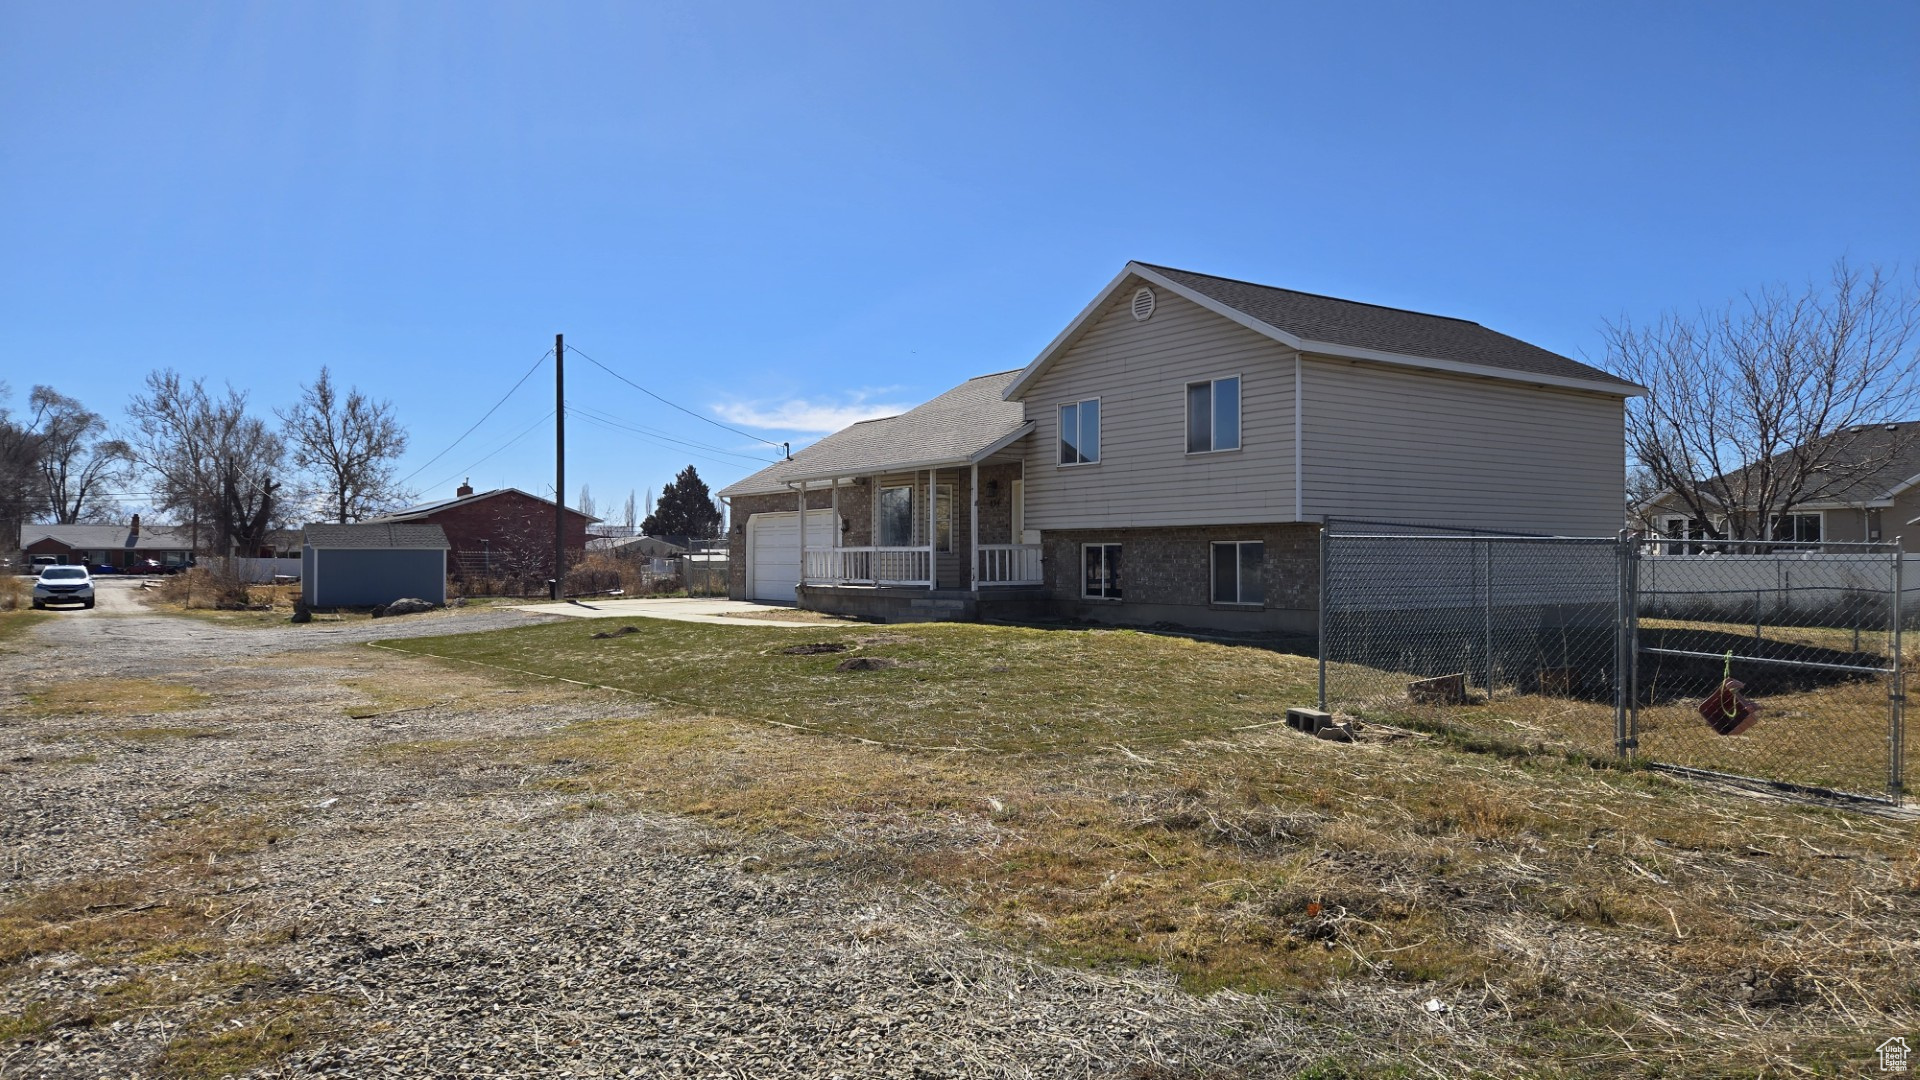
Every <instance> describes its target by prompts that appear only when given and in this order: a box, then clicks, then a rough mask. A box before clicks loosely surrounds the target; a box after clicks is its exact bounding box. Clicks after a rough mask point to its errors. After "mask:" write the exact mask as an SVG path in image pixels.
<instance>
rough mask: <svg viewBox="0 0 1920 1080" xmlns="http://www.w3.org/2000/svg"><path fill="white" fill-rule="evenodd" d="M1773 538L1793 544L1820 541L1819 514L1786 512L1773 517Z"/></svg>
mask: <svg viewBox="0 0 1920 1080" xmlns="http://www.w3.org/2000/svg"><path fill="white" fill-rule="evenodd" d="M1773 539H1775V540H1784V541H1786V542H1788V543H1791V544H1806V545H1815V544H1818V543H1820V515H1819V514H1785V515H1783V516H1780V517H1776V518H1774V519H1773Z"/></svg>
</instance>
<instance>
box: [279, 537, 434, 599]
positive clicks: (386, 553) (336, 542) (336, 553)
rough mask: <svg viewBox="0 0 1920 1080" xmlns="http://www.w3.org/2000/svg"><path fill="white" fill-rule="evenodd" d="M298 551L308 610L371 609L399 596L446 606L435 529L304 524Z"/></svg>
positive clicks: (302, 584) (301, 594)
mask: <svg viewBox="0 0 1920 1080" xmlns="http://www.w3.org/2000/svg"><path fill="white" fill-rule="evenodd" d="M305 531H306V539H305V542H304V543H302V544H301V547H300V598H301V599H302V600H304V601H305V602H306V604H307V606H308V607H373V606H376V605H382V604H391V603H393V602H394V601H395V600H398V599H400V598H401V597H404V596H413V597H419V598H420V599H422V600H430V601H432V602H433V603H436V604H444V603H446V602H447V549H448V548H449V546H450V545H449V544H448V543H447V534H446V533H445V532H444V531H443V530H442V529H441V528H440V526H438V525H401V524H393V525H389V524H375V525H309V526H307V527H306V530H305Z"/></svg>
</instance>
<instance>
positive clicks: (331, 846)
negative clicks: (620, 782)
mask: <svg viewBox="0 0 1920 1080" xmlns="http://www.w3.org/2000/svg"><path fill="white" fill-rule="evenodd" d="M528 619H529V616H527V615H524V614H522V613H518V612H512V611H498V610H495V611H473V612H464V613H447V614H436V615H430V616H420V617H414V618H410V619H397V620H382V621H380V622H378V623H371V624H368V623H360V624H340V625H328V624H325V623H315V624H311V625H308V626H302V627H294V626H287V627H284V628H268V629H262V628H254V627H248V628H236V627H230V626H223V625H220V624H218V623H216V622H210V621H205V620H199V619H192V618H183V617H177V616H161V615H155V614H150V613H147V611H146V610H145V609H144V608H143V607H142V606H141V605H140V604H139V603H138V601H137V599H136V598H135V596H134V586H133V583H131V582H121V581H112V580H110V579H109V580H106V581H103V582H102V583H101V589H100V602H99V605H98V606H97V607H96V608H95V609H94V610H92V611H78V610H75V611H63V612H60V613H58V614H57V615H56V616H55V617H53V618H51V619H49V620H47V621H45V622H44V623H42V624H40V625H37V626H35V627H33V628H32V629H31V630H30V631H29V632H28V633H26V634H24V635H22V636H20V637H16V638H14V639H12V640H11V641H10V642H9V643H8V646H7V651H6V652H5V653H4V654H0V774H3V778H0V850H3V851H4V852H5V854H4V856H0V947H3V948H0V1018H5V1019H4V1020H0V1075H5V1076H9V1077H12V1076H19V1077H40V1076H46V1077H54V1076H61V1077H64V1076H107V1075H112V1076H169V1075H171V1076H215V1075H235V1074H255V1075H270V1076H316V1075H352V1076H368V1075H392V1076H428V1075H437V1076H529V1075H566V1076H580V1077H586V1076H681V1075H708V1076H755V1077H763V1076H842V1077H861V1076H876V1077H877V1076H915V1077H945V1076H955V1077H958V1076H1007V1077H1027V1076H1033V1077H1040V1076H1063V1077H1064V1076H1094V1075H1099V1076H1127V1075H1134V1076H1140V1077H1149V1076H1151V1077H1162V1076H1179V1075H1206V1074H1210V1073H1211V1072H1212V1071H1213V1070H1215V1069H1225V1070H1231V1071H1233V1072H1240V1071H1247V1072H1250V1073H1253V1074H1260V1073H1263V1072H1265V1071H1267V1070H1266V1069H1265V1068H1264V1067H1263V1062H1269V1061H1274V1060H1278V1059H1279V1057H1281V1056H1283V1055H1282V1048H1284V1047H1285V1045H1286V1044H1287V1042H1288V1035H1289V1032H1288V1023H1289V1021H1287V1020H1286V1019H1284V1018H1283V1017H1282V1016H1281V1015H1280V1014H1279V1013H1277V1012H1274V1011H1272V1010H1271V1009H1270V1007H1269V1006H1267V1005H1264V1004H1262V1003H1261V1002H1259V1001H1256V1000H1255V999H1252V998H1248V997H1244V996H1240V995H1236V994H1232V993H1222V994H1215V995H1212V996H1210V997H1207V998H1205V999H1201V998H1196V997H1193V996H1191V995H1188V994H1186V993H1184V992H1181V991H1180V990H1178V989H1177V988H1175V987H1174V986H1172V984H1171V983H1170V982H1169V981H1168V979H1167V978H1166V977H1164V976H1162V975H1159V974H1156V973H1152V972H1147V973H1142V974H1139V975H1129V976H1113V975H1106V974H1093V973H1088V972H1084V971H1069V970H1063V969H1059V968H1055V967H1050V966H1047V965H1044V964H1041V963H1038V962H1036V961H1034V960H1032V959H1031V958H1028V957H1024V956H1020V955H1013V954H1010V953H1008V952H1006V951H1004V950H1001V949H998V948H995V947H992V946H989V945H986V944H982V943H981V942H979V941H978V940H976V939H974V938H971V937H970V936H969V935H968V934H967V932H966V931H965V929H964V927H963V925H962V924H961V923H960V921H959V920H958V919H957V918H956V917H955V916H954V914H953V912H952V911H951V910H949V909H948V908H947V907H946V906H945V905H944V904H943V903H942V902H941V901H940V900H939V899H938V898H934V897H926V896H916V895H912V894H908V893H905V892H902V891H898V890H891V889H888V888H886V887H883V886H877V885H874V884H873V883H871V882H866V881H859V880H853V879H851V878H849V877H846V876H842V875H839V874H837V873H836V872H833V871H823V870H819V869H805V870H801V869H789V868H783V867H788V866H790V865H791V864H792V862H793V860H786V859H783V858H782V852H781V851H779V850H778V849H777V848H775V847H769V846H765V845H755V844H750V843H746V842H743V841H741V840H739V839H738V838H737V837H733V836H729V835H725V834H721V833H718V832H715V831H713V830H710V829H707V828H704V827H701V826H698V825H695V824H693V823H690V822H687V821H683V820H678V819H674V818H670V817H665V816H660V815H653V814H644V813H634V812H630V811H626V810H622V809H616V808H612V807H611V806H603V805H600V804H598V803H597V802H596V801H595V800H593V799H592V798H586V799H583V798H582V797H581V796H580V795H579V793H578V792H577V791H576V790H574V788H575V785H572V784H569V783H566V781H567V780H568V779H569V778H570V777H571V776H573V775H574V774H575V772H576V771H577V770H576V768H575V764H574V763H573V762H569V761H567V760H564V759H555V760H552V761H549V762H546V763H545V764H544V765H527V764H525V763H515V764H510V765H509V764H502V763H499V762H496V761H490V760H487V759H485V758H484V757H480V756H459V755H454V756H453V758H452V760H455V761H456V762H457V764H456V765H453V766H449V767H448V768H445V769H443V770H441V771H438V772H435V773H432V774H423V773H422V771H421V770H420V769H418V768H413V767H407V766H406V765H404V764H403V763H400V762H397V761H395V760H393V759H392V758H391V757H390V756H389V755H388V754H386V751H387V750H390V749H391V748H394V747H397V746H400V745H402V744H415V745H417V744H419V743H421V742H422V741H433V740H444V741H446V742H447V743H448V744H449V745H458V744H459V743H460V742H461V741H462V740H466V739H476V738H481V737H494V736H501V735H513V734H533V733H539V732H545V731H552V730H555V729H557V728H559V727H562V726H565V725H567V724H570V723H574V722H577V721H581V720H586V719H594V718H597V717H621V716H633V715H635V714H636V710H637V709H639V708H640V706H638V705H637V704H636V703H635V701H634V700H633V699H631V698H626V697H616V696H613V695H604V696H597V695H594V694H588V693H583V692H582V691H580V690H579V689H578V688H571V687H569V688H565V689H564V690H563V689H562V688H559V687H551V688H550V687H543V686H542V685H539V684H526V683H507V682H502V681H499V680H497V679H494V678H491V677H486V676H482V675H478V674H474V675H467V674H462V673H460V672H456V671H450V670H449V669H448V668H446V667H444V666H440V665H435V664H433V663H431V662H427V661H420V660H414V659H409V658H406V657H403V656H399V655H396V654H393V653H388V652H380V651H376V650H372V649H368V648H364V647H362V646H361V643H362V642H364V641H367V640H372V639H376V638H392V637H401V636H413V635H431V634H446V633H460V632H465V631H470V630H481V629H489V628H494V627H499V626H506V625H515V624H518V623H522V622H525V621H527V620H528Z"/></svg>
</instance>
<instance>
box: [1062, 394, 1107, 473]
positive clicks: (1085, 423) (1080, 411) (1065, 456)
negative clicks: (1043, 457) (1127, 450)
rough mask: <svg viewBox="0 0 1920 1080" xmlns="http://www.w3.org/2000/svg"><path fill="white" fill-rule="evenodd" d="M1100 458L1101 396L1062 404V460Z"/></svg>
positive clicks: (1078, 461)
mask: <svg viewBox="0 0 1920 1080" xmlns="http://www.w3.org/2000/svg"><path fill="white" fill-rule="evenodd" d="M1099 460H1100V399H1099V398H1088V399H1087V400H1085V401H1076V402H1074V403H1073V404H1071V405H1062V406H1060V464H1062V465H1091V464H1093V463H1095V462H1097V461H1099Z"/></svg>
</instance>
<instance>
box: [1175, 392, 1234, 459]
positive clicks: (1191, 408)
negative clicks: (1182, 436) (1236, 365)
mask: <svg viewBox="0 0 1920 1080" xmlns="http://www.w3.org/2000/svg"><path fill="white" fill-rule="evenodd" d="M1238 449H1240V377H1239V376H1238V375H1236V376H1234V377H1233V378H1231V379H1212V380H1209V381H1207V382H1195V383H1188V384H1187V453H1189V454H1210V453H1213V452H1214V451H1215V450H1238Z"/></svg>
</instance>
